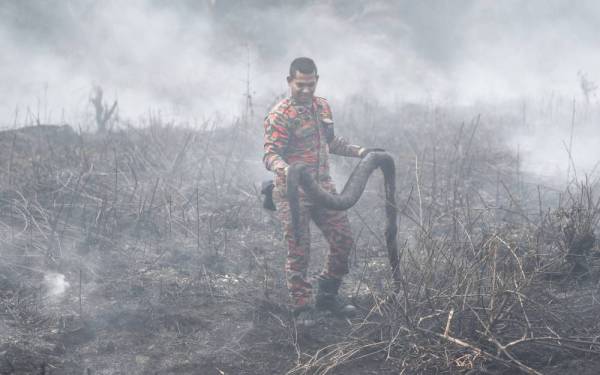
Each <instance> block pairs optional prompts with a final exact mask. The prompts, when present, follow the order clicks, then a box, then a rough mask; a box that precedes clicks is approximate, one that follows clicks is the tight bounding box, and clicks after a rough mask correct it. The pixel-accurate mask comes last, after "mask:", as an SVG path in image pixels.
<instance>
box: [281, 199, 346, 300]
mask: <svg viewBox="0 0 600 375" xmlns="http://www.w3.org/2000/svg"><path fill="white" fill-rule="evenodd" d="M274 199H275V204H276V206H277V214H278V216H279V219H280V220H281V222H282V224H283V230H284V240H285V242H287V246H288V254H287V262H286V267H285V270H286V279H287V286H288V290H289V292H290V296H291V299H292V304H293V305H294V306H296V307H299V306H303V305H305V304H307V303H310V301H311V298H312V286H311V284H310V282H308V280H307V270H308V264H309V259H310V220H311V219H312V220H313V222H314V223H315V224H316V225H317V227H318V228H319V229H320V230H321V232H322V233H323V236H325V239H326V240H327V242H328V244H329V254H328V256H327V262H326V264H325V267H324V269H323V271H322V272H321V274H320V276H319V277H320V278H324V279H341V278H342V277H343V276H344V275H346V274H347V273H348V256H349V254H350V251H351V249H352V248H353V247H354V241H353V239H352V233H351V230H350V222H349V221H348V216H347V214H346V212H345V211H334V210H328V209H325V208H323V207H319V206H318V205H315V204H313V203H312V202H311V201H310V200H308V199H307V198H306V197H305V195H304V193H303V192H302V191H300V238H299V241H296V240H295V237H294V232H293V228H292V220H291V216H290V205H289V202H288V201H287V199H286V198H285V196H284V194H283V193H282V192H281V190H279V189H275V191H274Z"/></svg>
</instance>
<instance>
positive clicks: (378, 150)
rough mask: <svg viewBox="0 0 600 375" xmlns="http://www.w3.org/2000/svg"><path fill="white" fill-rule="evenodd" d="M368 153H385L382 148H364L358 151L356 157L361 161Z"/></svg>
mask: <svg viewBox="0 0 600 375" xmlns="http://www.w3.org/2000/svg"><path fill="white" fill-rule="evenodd" d="M369 152H385V150H384V149H382V148H365V147H361V149H360V150H358V156H359V157H360V158H361V159H362V158H364V157H365V156H367V154H368V153H369Z"/></svg>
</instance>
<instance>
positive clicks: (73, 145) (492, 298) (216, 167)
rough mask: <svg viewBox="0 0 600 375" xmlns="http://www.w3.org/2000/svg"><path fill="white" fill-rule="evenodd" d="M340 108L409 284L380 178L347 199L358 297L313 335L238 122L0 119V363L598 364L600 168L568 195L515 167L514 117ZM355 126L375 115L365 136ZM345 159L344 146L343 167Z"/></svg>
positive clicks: (32, 369) (233, 369)
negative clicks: (392, 165) (287, 275)
mask: <svg viewBox="0 0 600 375" xmlns="http://www.w3.org/2000/svg"><path fill="white" fill-rule="evenodd" d="M351 108H352V109H351V110H349V111H348V112H347V113H344V114H342V115H341V116H340V118H341V119H340V123H343V121H346V124H350V125H352V124H356V125H355V127H353V126H347V127H346V128H340V129H339V130H338V131H339V132H340V133H343V134H344V135H347V136H348V137H349V138H350V139H352V140H353V141H356V142H357V143H361V144H364V145H367V146H379V147H383V148H385V149H386V150H388V151H389V152H390V153H392V154H395V155H397V160H396V165H397V166H398V172H397V187H398V188H397V189H398V199H397V202H399V203H398V209H399V211H401V215H400V226H399V236H398V241H399V243H400V244H401V250H400V262H401V267H400V270H401V272H400V277H401V282H400V286H401V288H400V291H399V292H398V293H394V291H393V290H394V288H393V287H392V284H393V283H392V282H391V278H390V276H391V275H390V273H389V265H388V264H387V263H386V262H387V260H386V259H387V253H386V251H385V240H384V238H383V229H382V228H383V227H384V224H383V220H384V218H385V214H384V212H383V207H384V205H383V204H382V203H383V200H384V191H383V189H382V186H383V183H382V180H381V178H375V181H372V182H370V183H369V185H368V188H367V192H366V193H365V194H364V196H363V198H362V199H361V201H360V202H359V203H358V205H357V206H356V207H355V209H353V210H351V211H350V217H351V221H352V225H353V227H354V229H355V233H356V237H357V243H358V246H357V248H356V249H355V250H354V251H353V257H352V273H351V275H350V277H349V280H348V281H347V283H346V286H345V288H346V289H345V291H346V292H347V293H348V294H351V295H352V296H353V297H354V298H355V301H356V302H357V303H358V304H359V306H360V307H361V308H362V310H363V313H362V314H361V315H360V317H359V318H358V319H356V320H354V321H352V322H350V324H349V323H348V322H345V321H336V320H331V319H325V320H324V321H322V322H321V325H320V326H319V328H318V330H314V331H311V330H307V331H302V330H300V329H298V327H295V326H294V324H293V321H291V320H290V319H289V316H288V314H287V312H286V310H285V307H284V306H285V302H286V299H285V295H286V292H285V284H284V281H283V262H284V255H283V254H284V253H283V245H282V244H281V242H280V241H279V237H280V234H279V230H278V228H277V224H276V222H274V221H273V218H272V217H271V216H270V214H269V213H267V212H265V211H263V210H262V209H261V205H260V203H259V193H258V191H257V188H256V187H255V186H257V181H258V180H259V179H260V177H261V175H260V172H259V171H261V169H262V166H261V165H260V163H259V162H258V161H259V160H260V146H261V145H260V136H261V134H258V133H256V132H254V131H250V125H248V124H245V123H241V122H240V123H236V124H233V125H232V126H229V127H216V126H214V125H213V124H212V123H205V124H203V125H201V126H198V127H194V128H187V127H181V126H180V127H175V126H173V125H169V124H165V123H164V121H162V120H161V119H160V117H158V116H149V118H148V119H147V121H146V123H145V124H141V125H140V126H136V127H125V126H121V127H120V128H118V129H112V130H111V129H106V130H107V131H105V132H102V133H101V134H100V133H99V134H92V133H78V132H75V131H73V130H71V128H69V127H60V128H48V127H32V128H26V129H19V130H11V131H8V132H3V133H1V134H0V143H1V144H2V147H1V148H0V150H1V151H0V152H1V153H2V158H1V160H2V161H3V162H2V165H1V166H0V168H1V172H2V173H1V175H0V181H1V182H0V184H1V186H2V191H0V205H1V208H0V236H1V238H0V240H1V242H2V248H3V251H2V255H1V258H0V275H1V276H0V314H1V316H2V320H0V330H1V332H2V339H1V340H2V341H1V342H0V345H1V346H0V353H2V359H1V360H0V372H2V373H42V374H51V373H56V374H59V373H60V374H70V373H73V374H75V373H77V374H81V373H83V372H84V371H87V372H88V373H106V374H109V373H110V374H116V373H123V374H124V373H127V374H133V373H140V374H141V373H159V374H162V373H165V374H166V373H169V374H184V373H190V374H196V373H207V374H268V373H271V374H284V373H289V374H326V373H346V374H354V373H356V374H358V373H361V374H364V373H369V372H371V373H384V374H385V373H394V374H397V373H405V374H408V373H439V374H444V373H448V374H451V373H469V374H477V373H481V374H486V373H492V374H513V373H518V372H519V371H520V372H523V373H530V374H537V373H553V371H554V367H556V366H559V365H561V364H564V363H570V362H569V361H575V362H573V363H579V362H577V361H581V362H582V363H584V362H585V363H598V354H599V351H600V347H599V345H600V344H599V343H598V342H597V337H598V336H599V332H600V327H598V324H597V319H596V317H597V316H598V313H600V311H599V305H598V302H597V301H598V296H597V295H596V294H597V282H598V257H597V255H598V251H597V244H596V235H597V234H596V230H597V227H598V220H599V212H600V211H599V207H600V206H599V202H600V201H599V200H598V196H597V190H596V189H597V185H596V183H595V181H583V182H575V183H573V184H571V185H570V186H569V187H568V189H566V190H565V191H564V192H557V191H556V190H555V189H553V188H549V187H544V186H541V185H535V184H530V183H528V177H527V175H526V174H525V173H523V172H522V170H521V165H520V163H521V161H520V160H519V158H518V157H517V156H515V155H513V154H512V153H511V152H509V151H507V149H506V147H505V145H504V140H503V139H501V137H500V135H499V133H498V130H497V127H498V126H501V125H502V126H515V125H511V124H512V122H511V121H512V119H510V118H509V119H507V120H506V122H507V123H508V125H507V124H505V123H502V122H501V121H500V120H494V121H493V122H492V121H486V120H485V116H483V117H482V116H474V117H473V119H472V120H471V121H466V122H462V121H456V119H457V118H464V116H462V115H460V116H458V115H457V114H453V113H446V112H444V110H443V109H434V110H430V109H427V108H423V107H405V108H401V109H400V110H399V112H398V113H389V112H386V111H383V110H381V109H378V108H375V107H373V105H370V104H368V103H362V104H361V103H357V104H356V103H355V105H353V106H352V107H351ZM398 121H402V123H403V124H404V126H402V127H398ZM369 122H370V123H371V124H377V129H379V133H375V132H372V133H368V134H364V133H362V131H361V130H360V129H362V128H363V127H364V126H367V125H369ZM252 129H254V128H252ZM247 145H253V146H252V147H251V148H248V147H247ZM257 155H259V156H257ZM352 163H353V162H352V161H351V160H336V167H337V171H338V174H342V175H343V174H345V173H346V172H347V171H348V170H349V169H350V168H351V167H352ZM342 184H343V181H338V185H342ZM314 244H315V246H314V253H315V257H316V258H317V259H318V257H320V256H322V253H323V249H324V243H323V241H322V240H320V239H319V238H318V237H317V239H316V240H315V243H314ZM49 274H59V275H63V276H64V280H63V281H62V282H61V281H60V278H56V279H52V278H50V279H49V278H48V275H49ZM48 280H55V282H53V283H51V282H48ZM61 283H62V284H61ZM55 284H61V285H62V286H63V287H64V288H65V289H64V291H63V292H62V293H59V291H58V290H55V289H53V288H55V287H56V285H55ZM203 371H205V372H203ZM557 371H558V370H557ZM556 373H558V372H556Z"/></svg>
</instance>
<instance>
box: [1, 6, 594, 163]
mask: <svg viewBox="0 0 600 375" xmlns="http://www.w3.org/2000/svg"><path fill="white" fill-rule="evenodd" d="M0 16H1V17H2V19H3V20H5V22H2V24H0V48H2V51H3V53H2V54H1V55H0V80H1V81H2V82H3V83H4V85H3V88H2V90H0V119H1V122H2V123H1V124H0V126H10V125H12V123H13V122H15V123H17V124H23V123H26V122H27V121H26V120H27V119H29V121H31V118H34V117H39V118H40V120H41V121H42V122H55V123H56V122H61V121H66V122H68V123H70V124H73V125H79V124H83V125H85V124H90V123H93V116H92V108H91V106H90V104H89V94H90V91H91V88H92V86H93V85H101V86H102V87H103V88H104V92H105V98H106V99H107V100H108V101H112V100H118V101H119V111H120V112H119V114H120V117H121V119H129V120H132V121H134V122H135V121H136V120H137V119H138V118H139V117H140V116H146V114H147V113H148V111H149V110H152V111H154V112H156V111H160V112H161V114H162V116H163V117H164V118H166V119H174V120H180V121H189V122H192V123H193V122H194V121H198V120H202V119H205V118H207V117H208V116H213V115H215V114H218V116H216V117H215V118H219V119H223V121H224V122H225V123H228V120H230V119H232V118H234V117H236V116H237V115H238V114H239V113H241V112H242V110H243V106H244V103H245V94H246V91H247V84H248V83H249V87H250V91H249V94H250V95H251V96H252V98H253V103H254V106H255V111H256V113H257V114H260V115H261V116H262V114H263V113H264V112H265V111H266V110H267V109H268V108H269V107H270V105H271V104H272V103H273V100H274V99H273V98H274V97H275V96H277V95H279V94H282V93H284V92H286V83H285V76H286V75H287V69H288V66H289V62H290V61H291V60H292V59H293V58H294V57H297V56H302V55H306V56H311V57H313V58H314V59H315V60H316V62H317V65H318V67H319V73H320V76H321V79H320V82H319V88H318V94H319V95H321V96H325V97H327V98H330V100H332V102H333V103H334V104H336V103H338V104H339V103H342V102H343V101H344V100H346V99H347V98H350V97H353V96H357V95H359V96H367V97H372V98H374V100H376V101H377V102H378V103H379V104H380V105H382V106H389V107H392V106H395V105H396V104H398V103H401V102H421V103H422V102H427V103H431V102H433V103H441V104H443V105H461V106H473V105H477V104H480V103H503V102H507V101H508V102H518V101H521V100H527V101H529V102H530V103H532V102H535V101H537V100H540V98H543V97H547V96H549V95H562V96H564V97H567V98H573V97H578V98H579V99H581V88H580V85H579V80H578V76H577V72H578V71H583V72H588V74H589V75H588V77H589V79H590V80H591V81H597V80H598V79H600V77H599V76H598V75H599V74H598V73H596V68H597V67H598V66H600V48H599V47H600V40H599V39H598V38H597V32H596V25H597V24H598V21H599V20H600V4H599V3H597V2H594V1H591V0H588V1H579V2H577V3H573V2H569V1H566V0H551V1H542V0H534V1H527V2H523V1H516V0H508V1H501V2H499V1H487V0H482V1H473V0H458V1H452V2H449V1H421V2H415V1H395V2H389V1H383V0H380V1H377V0H375V1H370V2H362V1H341V0H329V1H312V0H310V1H305V2H281V1H276V0H253V1H242V0H232V1H222V0H206V1H188V0H181V1H176V2H172V1H164V0H131V1H127V2H122V1H116V0H107V1H102V2H97V1H91V0H90V1H74V0H71V1H69V0H67V1H59V0H51V1H46V2H39V1H35V0H23V1H18V2H3V3H2V4H1V5H0ZM248 78H249V80H248ZM247 81H249V82H247ZM591 104H593V105H596V106H598V101H597V98H596V97H592V103H591ZM533 112H534V111H533V110H531V111H530V113H533ZM257 121H258V120H257ZM564 128H565V129H568V123H566V124H564ZM567 137H568V136H565V135H564V134H561V135H559V138H561V139H564V138H567ZM588 158H589V156H588ZM592 159H593V158H592Z"/></svg>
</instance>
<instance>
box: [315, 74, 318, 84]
mask: <svg viewBox="0 0 600 375" xmlns="http://www.w3.org/2000/svg"><path fill="white" fill-rule="evenodd" d="M315 78H316V79H317V82H319V75H318V74H317V76H316V77H315Z"/></svg>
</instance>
